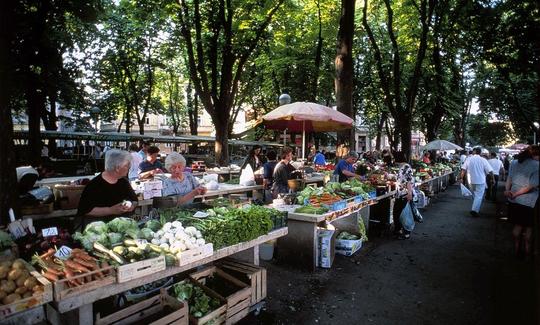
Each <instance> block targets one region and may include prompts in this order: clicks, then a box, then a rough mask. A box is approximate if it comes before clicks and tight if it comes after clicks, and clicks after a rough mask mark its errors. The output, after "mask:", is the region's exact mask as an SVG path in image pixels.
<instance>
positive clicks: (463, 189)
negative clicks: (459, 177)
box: [461, 184, 473, 197]
mask: <svg viewBox="0 0 540 325" xmlns="http://www.w3.org/2000/svg"><path fill="white" fill-rule="evenodd" d="M461 195H463V196H464V197H469V196H472V195H473V194H472V192H471V191H470V190H469V189H468V188H467V186H465V185H463V184H461Z"/></svg>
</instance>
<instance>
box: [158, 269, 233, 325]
mask: <svg viewBox="0 0 540 325" xmlns="http://www.w3.org/2000/svg"><path fill="white" fill-rule="evenodd" d="M186 281H187V282H190V283H192V284H193V285H194V286H198V287H199V288H201V289H202V290H203V291H204V293H206V294H207V295H208V296H209V297H212V298H216V299H217V300H219V301H220V302H221V306H220V307H219V308H217V309H214V310H212V311H211V312H209V313H208V314H206V315H204V316H203V317H200V318H197V317H195V316H193V315H191V314H189V323H190V324H194V325H204V324H208V323H210V322H211V323H212V324H213V325H220V324H225V322H226V321H227V300H225V299H224V298H223V297H221V296H220V295H218V294H217V293H215V292H214V291H212V290H210V289H209V288H207V287H205V286H203V285H202V284H200V283H199V282H198V281H196V280H194V279H192V278H187V279H185V280H183V281H182V282H186ZM170 288H171V287H168V288H167V290H169V289H170Z"/></svg>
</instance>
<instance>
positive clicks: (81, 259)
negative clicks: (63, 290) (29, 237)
mask: <svg viewBox="0 0 540 325" xmlns="http://www.w3.org/2000/svg"><path fill="white" fill-rule="evenodd" d="M98 245H99V244H98ZM56 252H57V251H56V249H54V248H50V249H49V250H48V251H47V252H46V253H44V254H42V255H37V254H36V255H34V257H32V263H33V264H35V265H37V266H39V267H40V268H41V273H42V274H43V276H44V277H45V278H47V279H48V280H49V281H51V282H56V281H58V280H62V279H68V282H67V283H68V285H69V286H79V285H82V284H84V283H86V282H91V281H94V280H99V279H103V277H104V276H105V275H106V274H105V273H106V272H105V273H103V272H101V271H100V270H101V269H103V268H107V267H109V264H108V263H107V262H106V261H102V262H100V261H98V260H96V259H95V258H93V257H92V256H90V255H88V253H87V252H85V251H84V250H82V249H79V248H74V249H72V250H71V254H70V255H69V257H68V258H67V259H65V260H63V259H60V258H58V257H56V256H55V254H56ZM94 271H95V272H94ZM90 272H94V273H92V274H89V275H88V276H85V277H77V278H76V279H74V278H73V277H75V276H78V275H83V274H85V273H90Z"/></svg>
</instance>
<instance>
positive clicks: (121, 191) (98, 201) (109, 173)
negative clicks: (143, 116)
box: [77, 149, 138, 228]
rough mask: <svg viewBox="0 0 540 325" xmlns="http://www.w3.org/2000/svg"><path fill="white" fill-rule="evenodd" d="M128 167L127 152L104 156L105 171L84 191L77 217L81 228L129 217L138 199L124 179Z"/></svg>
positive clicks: (115, 150)
mask: <svg viewBox="0 0 540 325" xmlns="http://www.w3.org/2000/svg"><path fill="white" fill-rule="evenodd" d="M130 163H131V155H130V154H129V152H127V151H123V150H117V149H111V150H109V151H107V152H106V154H105V171H103V172H102V173H101V174H99V175H98V176H96V177H94V178H93V179H92V180H91V181H90V182H89V183H88V185H86V187H85V188H84V191H83V192H82V194H81V200H80V202H79V208H78V211H77V215H78V216H80V217H82V218H83V220H82V225H83V228H84V226H86V224H87V223H89V222H92V221H97V220H101V221H110V220H112V219H113V218H114V217H117V216H120V215H130V214H131V213H132V212H133V210H135V207H136V206H137V202H138V200H137V195H136V194H135V192H134V191H133V189H132V188H131V185H130V184H129V181H128V180H127V178H126V176H127V173H128V171H129V166H130Z"/></svg>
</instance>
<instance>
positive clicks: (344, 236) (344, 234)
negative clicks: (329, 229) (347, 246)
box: [337, 231, 360, 240]
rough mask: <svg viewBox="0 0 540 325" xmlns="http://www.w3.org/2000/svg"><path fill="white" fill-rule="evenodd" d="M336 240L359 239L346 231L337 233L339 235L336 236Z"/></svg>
mask: <svg viewBox="0 0 540 325" xmlns="http://www.w3.org/2000/svg"><path fill="white" fill-rule="evenodd" d="M337 239H342V240H358V239H360V237H358V236H356V235H355V234H351V233H348V232H346V231H342V232H340V233H339V235H338V236H337Z"/></svg>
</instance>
